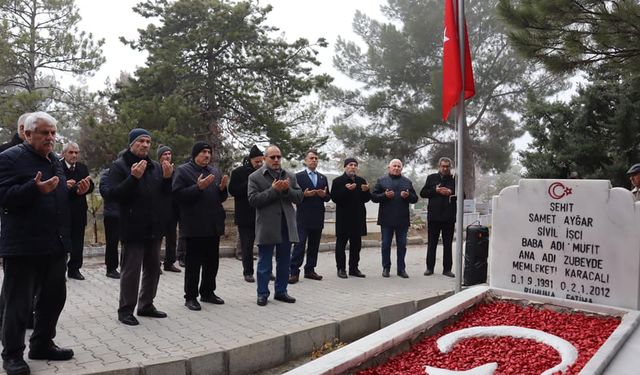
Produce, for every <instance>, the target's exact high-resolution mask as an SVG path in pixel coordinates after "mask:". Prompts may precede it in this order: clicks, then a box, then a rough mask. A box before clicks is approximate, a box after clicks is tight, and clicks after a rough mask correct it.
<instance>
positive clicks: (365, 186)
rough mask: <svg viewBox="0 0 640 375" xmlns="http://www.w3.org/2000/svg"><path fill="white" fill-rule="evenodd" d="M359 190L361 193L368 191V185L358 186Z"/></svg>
mask: <svg viewBox="0 0 640 375" xmlns="http://www.w3.org/2000/svg"><path fill="white" fill-rule="evenodd" d="M360 189H362V191H369V185H367V184H364V185H360Z"/></svg>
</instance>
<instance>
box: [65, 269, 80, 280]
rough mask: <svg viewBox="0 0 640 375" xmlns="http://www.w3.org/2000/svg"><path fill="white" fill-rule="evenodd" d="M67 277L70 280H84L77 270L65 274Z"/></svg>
mask: <svg viewBox="0 0 640 375" xmlns="http://www.w3.org/2000/svg"><path fill="white" fill-rule="evenodd" d="M67 276H68V277H69V278H70V279H75V280H84V276H82V274H81V273H80V271H79V270H74V271H69V272H67Z"/></svg>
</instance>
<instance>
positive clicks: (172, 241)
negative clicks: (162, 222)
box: [162, 218, 178, 266]
mask: <svg viewBox="0 0 640 375" xmlns="http://www.w3.org/2000/svg"><path fill="white" fill-rule="evenodd" d="M177 228H178V220H177V219H175V218H172V219H171V220H170V221H169V222H168V223H167V226H166V227H165V228H164V233H162V234H163V236H164V265H165V266H167V265H172V264H173V263H175V262H176V243H177V241H178V231H177Z"/></svg>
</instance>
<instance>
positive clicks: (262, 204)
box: [247, 166, 302, 245]
mask: <svg viewBox="0 0 640 375" xmlns="http://www.w3.org/2000/svg"><path fill="white" fill-rule="evenodd" d="M285 178H287V179H288V180H289V190H287V191H284V192H278V191H276V190H275V189H274V188H273V187H271V184H272V183H273V181H274V179H273V177H271V175H270V174H269V173H268V171H267V167H266V166H262V167H261V168H260V169H258V170H256V171H255V172H253V173H252V174H251V175H249V186H248V187H247V195H248V198H249V204H250V205H251V206H253V207H255V208H256V243H257V244H258V245H273V244H278V243H280V242H282V235H281V231H280V229H281V228H280V227H281V223H282V220H281V214H282V213H284V215H285V218H286V219H287V229H288V231H289V241H291V242H298V230H297V228H296V210H295V209H294V208H293V204H294V203H295V204H299V203H300V202H302V190H301V189H300V187H299V186H298V183H297V182H296V176H295V175H294V174H290V173H288V172H287V171H285V170H284V169H282V170H281V171H280V176H279V178H278V179H280V180H282V179H285Z"/></svg>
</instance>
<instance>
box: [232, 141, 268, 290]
mask: <svg viewBox="0 0 640 375" xmlns="http://www.w3.org/2000/svg"><path fill="white" fill-rule="evenodd" d="M263 160H264V155H263V154H262V151H260V149H259V148H258V146H256V145H253V147H251V150H250V151H249V156H248V157H245V158H244V160H243V161H242V165H241V166H239V167H238V168H236V169H234V170H233V171H232V172H231V182H229V194H231V195H232V196H233V198H234V206H235V213H234V215H235V217H234V221H235V224H236V225H237V226H238V234H239V236H240V248H241V249H242V275H243V276H244V280H245V281H246V282H248V283H253V282H255V278H254V277H253V243H254V242H255V238H256V233H255V231H256V209H255V207H251V206H250V205H249V199H248V197H247V186H248V184H249V175H250V174H251V173H253V172H254V171H256V170H257V169H258V168H260V167H262V163H263Z"/></svg>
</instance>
